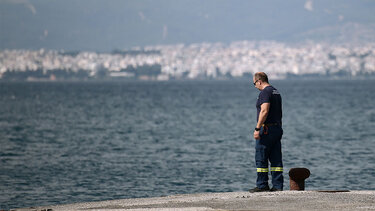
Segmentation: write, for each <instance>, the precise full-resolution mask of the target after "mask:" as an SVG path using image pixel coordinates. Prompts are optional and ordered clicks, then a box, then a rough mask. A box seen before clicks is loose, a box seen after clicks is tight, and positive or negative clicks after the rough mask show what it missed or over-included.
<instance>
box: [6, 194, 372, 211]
mask: <svg viewBox="0 0 375 211" xmlns="http://www.w3.org/2000/svg"><path fill="white" fill-rule="evenodd" d="M11 210H14V211H51V210H52V211H68V210H69V211H71V210H80V211H96V210H104V211H120V210H126V211H129V210H132V211H139V210H149V211H159V210H160V211H171V210H196V211H206V210H375V191H374V190H361V191H357V190H356V191H347V192H335V191H328V192H320V191H281V192H261V193H249V192H224V193H197V194H179V195H171V196H166V197H153V198H131V199H119V200H109V201H98V202H83V203H75V204H65V205H52V206H43V207H30V208H20V209H11Z"/></svg>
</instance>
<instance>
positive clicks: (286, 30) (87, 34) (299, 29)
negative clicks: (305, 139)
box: [0, 0, 375, 52]
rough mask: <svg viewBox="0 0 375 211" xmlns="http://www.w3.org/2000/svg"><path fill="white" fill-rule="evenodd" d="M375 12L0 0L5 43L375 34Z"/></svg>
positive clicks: (294, 5)
mask: <svg viewBox="0 0 375 211" xmlns="http://www.w3.org/2000/svg"><path fill="white" fill-rule="evenodd" d="M374 11H375V1H374V0H337V1H333V0H273V1H271V0H259V1H258V0H0V50H4V49H33V50H36V49H40V48H45V49H55V50H67V51H79V50H91V51H101V52H109V51H112V50H115V49H120V50H123V49H130V48H132V47H136V46H140V47H144V46H150V45H168V44H179V43H184V44H191V43H201V42H224V43H228V42H232V41H239V40H275V41H281V42H300V41H303V40H310V39H311V40H328V41H334V40H337V38H338V37H340V39H342V40H343V41H347V40H352V39H357V40H370V41H375V15H374V14H375V13H374ZM342 34H345V36H344V38H342V37H343V36H342Z"/></svg>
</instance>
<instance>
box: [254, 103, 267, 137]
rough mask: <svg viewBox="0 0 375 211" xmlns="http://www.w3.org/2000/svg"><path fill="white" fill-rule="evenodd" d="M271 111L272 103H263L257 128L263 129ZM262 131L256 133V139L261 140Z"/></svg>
mask: <svg viewBox="0 0 375 211" xmlns="http://www.w3.org/2000/svg"><path fill="white" fill-rule="evenodd" d="M269 111H270V103H263V104H262V105H261V106H260V113H259V119H258V123H257V126H256V128H260V127H262V125H263V123H264V122H265V121H266V119H267V116H268V112H269ZM259 133H260V131H256V130H255V131H254V138H255V139H260V134H259Z"/></svg>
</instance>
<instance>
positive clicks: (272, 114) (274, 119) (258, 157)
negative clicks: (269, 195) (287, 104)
mask: <svg viewBox="0 0 375 211" xmlns="http://www.w3.org/2000/svg"><path fill="white" fill-rule="evenodd" d="M253 84H254V86H255V87H256V88H257V89H259V90H260V93H259V96H258V100H257V103H256V108H257V125H256V127H255V130H254V139H255V140H256V144H255V162H256V167H257V181H256V187H255V188H253V189H250V190H249V191H250V192H263V191H282V190H283V183H284V177H283V162H282V155H281V142H280V141H281V137H282V135H283V129H282V128H281V118H282V106H281V95H280V93H279V91H277V89H275V88H274V87H273V86H271V85H270V84H269V83H268V77H267V75H266V74H265V73H264V72H258V73H255V74H254V77H253ZM268 161H270V163H271V175H272V185H273V187H272V189H270V188H269V186H268Z"/></svg>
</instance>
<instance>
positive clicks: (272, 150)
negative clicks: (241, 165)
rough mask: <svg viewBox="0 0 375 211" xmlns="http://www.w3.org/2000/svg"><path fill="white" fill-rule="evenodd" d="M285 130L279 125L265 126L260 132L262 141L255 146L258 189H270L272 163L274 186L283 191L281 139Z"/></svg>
mask: <svg viewBox="0 0 375 211" xmlns="http://www.w3.org/2000/svg"><path fill="white" fill-rule="evenodd" d="M282 136H283V129H282V128H281V126H279V125H274V126H264V127H262V128H261V130H260V139H258V140H256V144H255V162H256V167H257V182H256V184H257V187H258V188H266V187H268V161H269V162H270V163H271V175H272V185H273V187H274V188H277V189H281V190H282V189H283V184H284V177H283V161H282V154H281V137H282Z"/></svg>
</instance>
